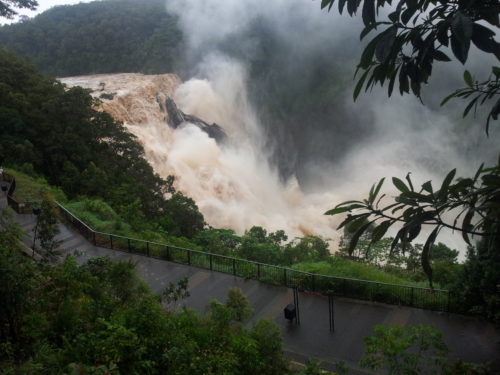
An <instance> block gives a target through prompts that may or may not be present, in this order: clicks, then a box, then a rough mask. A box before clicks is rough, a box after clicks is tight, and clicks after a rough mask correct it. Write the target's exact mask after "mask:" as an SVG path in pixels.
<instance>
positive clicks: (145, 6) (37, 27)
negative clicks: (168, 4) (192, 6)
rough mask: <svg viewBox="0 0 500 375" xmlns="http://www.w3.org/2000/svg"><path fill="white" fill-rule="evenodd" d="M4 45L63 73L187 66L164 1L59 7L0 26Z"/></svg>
mask: <svg viewBox="0 0 500 375" xmlns="http://www.w3.org/2000/svg"><path fill="white" fill-rule="evenodd" d="M18 2H21V3H35V2H34V1H32V0H23V1H18ZM2 3H4V2H3V1H2V2H1V3H0V6H1V4H2ZM1 9H2V8H1V7H0V10H1ZM0 45H1V46H3V47H4V48H8V49H9V50H12V51H15V52H16V53H19V54H20V55H22V56H24V57H26V58H29V59H30V61H32V62H33V63H34V64H35V65H36V66H37V67H38V68H39V69H40V70H41V71H42V72H44V73H45V74H49V75H52V76H59V77H61V76H70V75H80V74H89V73H115V72H144V73H167V72H172V71H174V70H175V68H176V67H180V66H182V65H181V62H182V59H183V53H182V46H183V38H182V34H181V32H180V31H179V29H178V27H177V21H176V18H175V17H173V16H172V15H169V14H167V13H166V12H165V2H164V1H162V0H149V1H131V0H108V1H94V2H92V3H81V4H78V5H73V6H57V7H54V8H52V9H50V10H48V11H46V12H44V13H42V14H40V15H38V16H36V17H35V18H34V19H33V20H26V21H23V22H21V23H16V24H12V25H5V26H3V27H0Z"/></svg>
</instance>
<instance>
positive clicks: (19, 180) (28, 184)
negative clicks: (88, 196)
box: [5, 168, 66, 202]
mask: <svg viewBox="0 0 500 375" xmlns="http://www.w3.org/2000/svg"><path fill="white" fill-rule="evenodd" d="M5 172H6V173H8V174H10V175H12V176H14V177H15V178H16V190H15V191H14V195H13V197H14V199H15V200H16V201H18V202H33V201H39V200H42V198H43V196H44V195H45V194H49V195H51V196H52V197H54V198H55V199H56V200H58V201H65V200H66V195H65V194H64V193H63V191H62V190H61V189H59V188H54V187H52V186H50V185H49V184H48V182H47V181H46V180H45V179H44V178H41V177H34V176H30V175H28V174H26V173H23V172H19V171H16V170H14V169H10V168H6V169H5Z"/></svg>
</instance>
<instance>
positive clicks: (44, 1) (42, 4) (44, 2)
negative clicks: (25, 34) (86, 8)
mask: <svg viewBox="0 0 500 375" xmlns="http://www.w3.org/2000/svg"><path fill="white" fill-rule="evenodd" d="M90 1H94V0H38V8H37V10H36V11H29V10H26V9H20V10H18V13H19V14H20V15H26V16H28V17H34V16H35V15H37V14H38V13H42V12H44V11H46V10H47V9H49V8H52V7H54V6H57V5H66V4H78V3H89V2H90ZM12 22H17V18H14V19H13V20H7V19H5V18H0V24H2V25H3V24H6V23H12Z"/></svg>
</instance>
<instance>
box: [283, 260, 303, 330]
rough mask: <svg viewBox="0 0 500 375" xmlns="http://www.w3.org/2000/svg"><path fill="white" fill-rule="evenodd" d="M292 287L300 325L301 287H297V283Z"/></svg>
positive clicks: (297, 319)
mask: <svg viewBox="0 0 500 375" xmlns="http://www.w3.org/2000/svg"><path fill="white" fill-rule="evenodd" d="M285 270H286V268H285ZM292 289H293V304H294V305H295V309H296V310H297V316H296V318H295V319H296V321H297V324H298V325H299V326H300V307H299V289H298V288H297V286H296V285H294V286H293V287H292Z"/></svg>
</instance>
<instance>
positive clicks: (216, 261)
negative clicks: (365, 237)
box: [57, 203, 459, 312]
mask: <svg viewBox="0 0 500 375" xmlns="http://www.w3.org/2000/svg"><path fill="white" fill-rule="evenodd" d="M57 204H58V206H59V207H60V209H61V214H62V216H63V217H64V219H65V220H66V221H67V222H69V223H70V224H71V225H73V227H75V228H76V229H77V230H78V231H79V232H80V233H81V234H82V235H83V236H84V237H85V238H87V239H88V240H89V241H91V242H92V243H93V244H94V245H95V246H99V247H103V248H108V249H112V250H119V251H125V252H129V253H133V254H139V255H144V256H148V257H152V258H157V259H162V260H166V261H170V262H176V263H182V264H186V265H190V266H195V267H200V268H204V269H208V270H211V271H217V272H223V273H228V274H232V275H234V276H239V277H243V278H247V279H253V280H259V281H262V282H266V283H269V284H274V285H283V286H297V287H298V288H299V289H300V290H302V291H307V292H312V293H317V294H321V295H334V296H341V297H347V298H354V299H360V300H368V301H374V302H382V303H388V304H392V305H404V306H411V307H417V308H422V309H429V310H436V311H444V312H451V311H457V312H458V310H459V306H456V305H455V304H453V303H452V298H451V295H450V293H449V291H447V290H441V289H430V288H421V287H414V286H406V285H398V284H389V283H383V282H376V281H369V280H360V279H353V278H346V277H336V276H329V275H321V274H315V273H310V272H304V271H298V270H294V269H291V268H287V267H282V266H276V265H271V264H265V263H260V262H255V261H250V260H245V259H240V258H234V257H229V256H225V255H220V254H214V253H208V252H203V251H198V250H192V249H187V248H182V247H177V246H171V245H168V244H164V243H158V242H152V241H145V240H140V239H135V238H129V237H124V236H119V235H115V234H111V233H103V232H97V231H95V230H94V229H92V228H91V227H89V226H88V225H87V224H85V223H84V222H83V221H82V220H80V219H78V218H77V217H76V216H75V215H73V214H72V213H71V212H70V211H68V210H67V209H66V208H65V207H63V206H62V205H61V204H60V203H57Z"/></svg>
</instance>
